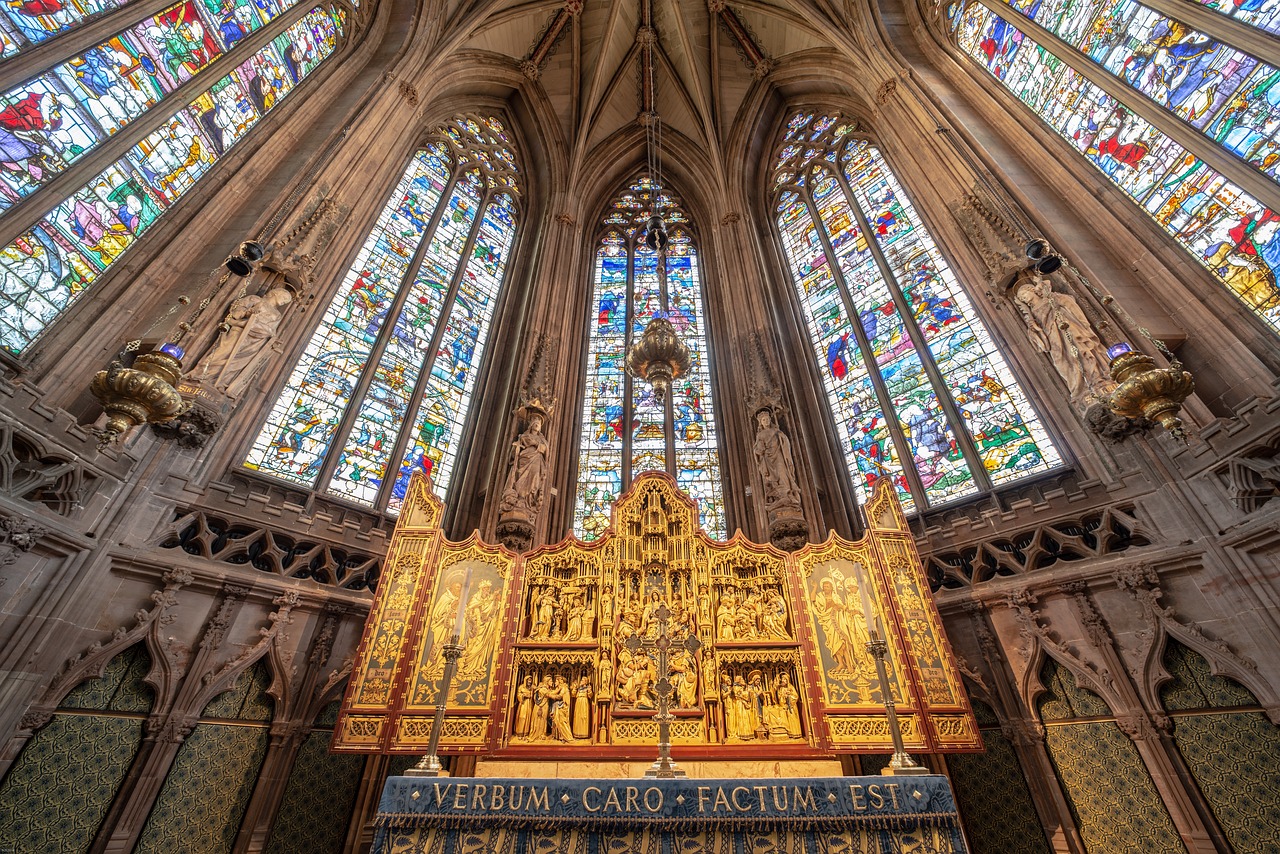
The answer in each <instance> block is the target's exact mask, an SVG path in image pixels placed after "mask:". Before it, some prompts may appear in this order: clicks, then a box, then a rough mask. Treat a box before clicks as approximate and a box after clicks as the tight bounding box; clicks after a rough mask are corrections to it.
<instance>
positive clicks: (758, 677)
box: [747, 670, 768, 734]
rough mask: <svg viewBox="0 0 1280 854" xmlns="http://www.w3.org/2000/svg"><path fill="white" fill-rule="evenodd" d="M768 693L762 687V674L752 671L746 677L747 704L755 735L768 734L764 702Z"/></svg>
mask: <svg viewBox="0 0 1280 854" xmlns="http://www.w3.org/2000/svg"><path fill="white" fill-rule="evenodd" d="M767 696H768V692H767V691H766V690H765V687H764V674H762V673H761V672H760V671H759V670H752V671H751V673H750V674H749V675H748V677H747V702H749V703H750V704H751V715H752V717H753V718H754V720H755V725H756V732H757V734H761V733H762V732H763V733H768V726H767V725H766V722H765V700H766V698H767Z"/></svg>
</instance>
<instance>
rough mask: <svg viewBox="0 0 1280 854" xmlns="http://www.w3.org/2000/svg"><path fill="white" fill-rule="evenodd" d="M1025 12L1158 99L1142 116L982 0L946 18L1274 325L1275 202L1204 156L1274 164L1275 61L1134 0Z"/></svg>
mask: <svg viewBox="0 0 1280 854" xmlns="http://www.w3.org/2000/svg"><path fill="white" fill-rule="evenodd" d="M1273 5H1274V4H1273ZM1241 8H1243V7H1241ZM1275 8H1278V9H1280V7H1275ZM1255 11H1256V9H1255ZM1025 14H1026V15H1027V16H1028V17H1030V18H1032V19H1033V20H1036V21H1038V22H1040V23H1041V25H1042V26H1044V27H1045V28H1046V29H1048V30H1049V31H1050V32H1052V33H1054V34H1058V35H1059V36H1060V37H1061V38H1062V39H1063V40H1064V41H1066V42H1067V43H1068V44H1071V45H1074V46H1078V49H1079V50H1080V51H1081V52H1082V53H1083V54H1085V55H1087V56H1088V57H1089V58H1088V59H1086V58H1084V56H1081V57H1078V58H1077V59H1078V61H1079V62H1080V63H1082V64H1083V65H1082V67H1090V66H1089V63H1097V64H1099V65H1101V66H1102V67H1103V68H1105V69H1106V70H1107V71H1108V72H1110V73H1111V74H1113V75H1114V76H1116V77H1117V78H1118V79H1120V80H1123V81H1124V82H1125V83H1126V84H1127V85H1129V86H1130V87H1131V88H1132V89H1135V90H1137V91H1135V92H1134V97H1135V98H1137V97H1141V96H1140V95H1138V92H1141V93H1142V94H1143V95H1146V96H1148V97H1149V98H1151V99H1152V100H1154V101H1155V102H1156V103H1157V104H1159V105H1160V106H1161V107H1163V108H1164V111H1162V112H1156V113H1154V114H1152V113H1148V118H1143V117H1142V116H1140V115H1138V114H1137V113H1136V112H1134V110H1132V109H1131V108H1130V107H1129V106H1127V105H1126V104H1124V103H1122V102H1120V101H1118V100H1116V99H1115V98H1114V97H1112V96H1111V95H1109V94H1107V93H1106V92H1105V91H1103V89H1102V88H1100V87H1099V86H1098V85H1097V84H1096V83H1095V82H1093V81H1092V80H1090V79H1089V78H1088V77H1086V76H1085V75H1084V74H1082V73H1081V72H1080V71H1079V70H1077V68H1076V67H1074V66H1073V65H1072V64H1070V63H1068V62H1064V61H1063V58H1062V57H1060V56H1058V55H1055V54H1054V53H1052V52H1051V51H1049V50H1047V49H1046V48H1045V47H1044V46H1042V45H1040V44H1038V43H1036V41H1034V40H1033V39H1032V38H1031V37H1030V36H1028V35H1027V34H1026V33H1025V32H1023V31H1022V30H1021V29H1019V28H1018V27H1017V26H1015V25H1014V24H1013V23H1011V22H1010V21H1006V20H1005V19H1004V18H1002V17H1000V16H999V15H997V14H995V13H994V12H993V11H992V10H991V9H989V8H987V7H986V6H984V5H982V4H980V3H972V4H970V5H968V6H960V5H957V6H956V7H955V8H953V10H952V13H951V16H950V18H951V21H952V27H953V30H954V33H955V38H956V42H957V44H958V45H959V47H960V49H961V50H963V51H964V52H965V53H966V54H968V55H969V56H970V57H971V58H972V59H973V60H974V61H976V62H977V63H978V64H980V65H981V66H982V67H983V68H985V69H987V71H988V72H990V74H991V75H992V76H993V77H994V78H995V79H996V80H998V81H999V82H1000V83H1001V84H1002V85H1004V86H1005V88H1007V89H1008V90H1009V91H1010V92H1012V93H1013V95H1014V96H1015V97H1017V98H1018V99H1019V100H1021V101H1022V102H1023V103H1024V104H1026V105H1027V106H1028V107H1030V108H1031V109H1032V110H1033V111H1034V112H1035V113H1036V114H1037V115H1038V116H1039V117H1040V119H1041V120H1042V121H1044V122H1046V123H1047V124H1048V125H1049V127H1051V128H1052V129H1053V130H1054V131H1056V132H1057V133H1058V134H1059V135H1061V136H1062V138H1063V139H1065V140H1066V141H1067V142H1068V143H1070V144H1071V145H1072V146H1074V147H1075V149H1076V150H1077V151H1079V152H1080V153H1081V154H1082V155H1083V156H1084V157H1085V158H1086V159H1088V160H1089V162H1090V163H1092V164H1093V165H1094V166H1095V167H1096V168H1097V169H1098V170H1099V171H1101V172H1102V173H1103V174H1104V175H1105V176H1106V177H1107V178H1108V179H1109V180H1110V181H1111V182H1112V183H1113V184H1115V186H1116V187H1118V188H1119V189H1120V190H1121V191H1122V192H1124V193H1125V194H1126V195H1127V196H1128V197H1129V198H1130V199H1132V200H1133V201H1134V202H1135V203H1136V204H1138V205H1139V206H1140V207H1141V208H1142V209H1143V210H1144V211H1145V212H1146V213H1147V215H1148V216H1150V217H1151V218H1152V219H1154V220H1155V221H1156V223H1157V224H1158V225H1159V226H1160V227H1161V228H1163V229H1164V230H1165V231H1166V232H1167V233H1168V234H1169V235H1170V236H1171V237H1172V238H1173V239H1174V240H1176V241H1177V242H1178V243H1179V244H1180V245H1181V246H1182V247H1183V248H1184V249H1186V250H1187V251H1188V252H1190V253H1191V255H1192V256H1194V257H1195V259H1196V260H1197V261H1199V262H1200V263H1201V264H1202V265H1204V266H1205V267H1206V268H1207V269H1208V270H1209V272H1211V273H1212V274H1213V275H1214V276H1216V277H1217V278H1218V279H1220V280H1221V281H1222V282H1223V283H1224V284H1225V285H1226V286H1227V288H1228V289H1229V290H1230V291H1231V293H1233V294H1234V295H1235V296H1236V298H1237V299H1239V300H1240V301H1241V302H1242V303H1244V305H1245V306H1246V307H1247V308H1249V309H1250V310H1251V311H1253V312H1254V313H1255V314H1256V315H1258V316H1259V317H1260V318H1262V320H1263V321H1264V322H1265V323H1267V324H1268V325H1269V326H1270V327H1271V328H1272V329H1273V330H1276V331H1280V290H1278V289H1277V287H1276V271H1277V270H1278V269H1280V212H1278V211H1277V210H1276V209H1274V208H1272V207H1269V206H1268V205H1266V204H1264V203H1263V202H1262V201H1260V200H1259V199H1258V198H1256V197H1255V196H1253V195H1251V194H1250V193H1249V192H1247V191H1246V190H1245V189H1243V188H1242V187H1241V186H1239V184H1237V183H1236V182H1235V181H1233V180H1232V178H1231V177H1230V176H1228V175H1223V174H1221V173H1220V172H1219V171H1216V170H1215V169H1214V168H1213V167H1211V166H1209V165H1208V164H1207V163H1205V162H1204V161H1203V160H1202V159H1201V157H1202V156H1204V155H1203V154H1202V153H1201V152H1204V151H1205V150H1206V149H1208V148H1212V147H1213V146H1220V147H1221V148H1222V149H1224V150H1225V151H1227V152H1229V153H1231V154H1232V155H1235V156H1238V157H1239V158H1241V159H1242V160H1244V161H1246V162H1247V163H1248V164H1250V166H1251V167H1252V168H1255V169H1257V170H1259V171H1261V172H1263V173H1264V174H1265V175H1266V176H1267V178H1269V179H1270V180H1272V181H1276V180H1277V178H1278V177H1280V171H1278V170H1280V138H1278V137H1277V133H1278V132H1280V71H1277V69H1276V68H1275V66H1274V65H1268V64H1266V63H1263V62H1260V61H1259V60H1258V59H1256V58H1254V57H1251V56H1249V55H1248V54H1245V53H1242V52H1240V51H1237V50H1235V49H1233V48H1230V47H1228V46H1227V45H1226V44H1223V43H1221V42H1218V41H1215V40H1213V39H1212V38H1210V37H1209V36H1206V35H1204V34H1202V33H1198V32H1196V31H1194V30H1191V29H1190V28H1188V27H1186V26H1185V25H1183V24H1180V23H1179V22H1177V21H1174V20H1172V19H1169V18H1165V17H1163V16H1161V15H1158V14H1157V13H1155V12H1153V11H1152V10H1150V9H1147V8H1146V7H1144V6H1140V5H1139V4H1136V3H1132V2H1129V0H1122V2H1118V3H1104V4H1103V5H1101V6H1099V5H1098V4H1090V3H1086V4H1084V5H1083V6H1081V7H1080V9H1079V10H1078V11H1077V12H1074V13H1072V14H1068V13H1067V12H1066V11H1065V7H1064V6H1062V4H1061V3H1060V2H1056V0H1055V2H1053V3H1051V4H1046V5H1045V6H1044V7H1042V8H1040V9H1034V7H1029V10H1028V11H1027V12H1026V13H1025ZM1271 59H1273V60H1274V57H1271ZM1094 73H1101V72H1096V71H1095V72H1094ZM1148 119H1150V121H1149V120H1148ZM1180 120H1181V121H1183V122H1185V123H1187V124H1189V125H1191V126H1192V127H1194V128H1195V129H1197V130H1198V131H1199V135H1195V134H1190V135H1187V134H1180V135H1179V138H1180V139H1182V140H1183V142H1184V143H1185V144H1186V145H1187V146H1190V147H1192V148H1194V149H1195V150H1188V148H1187V147H1184V145H1183V144H1181V143H1179V142H1178V141H1175V139H1173V138H1171V136H1170V135H1169V133H1168V131H1170V130H1172V129H1173V127H1174V125H1176V124H1177V123H1178V122H1179V121H1180ZM1223 168H1226V167H1223ZM1239 180H1245V179H1244V178H1240V179H1239ZM1272 197H1273V198H1274V197H1275V196H1274V195H1273V196H1272Z"/></svg>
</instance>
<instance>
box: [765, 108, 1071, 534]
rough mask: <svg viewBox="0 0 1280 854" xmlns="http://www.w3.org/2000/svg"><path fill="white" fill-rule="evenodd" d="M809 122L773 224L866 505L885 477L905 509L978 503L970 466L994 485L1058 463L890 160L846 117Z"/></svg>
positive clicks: (780, 185) (790, 151)
mask: <svg viewBox="0 0 1280 854" xmlns="http://www.w3.org/2000/svg"><path fill="white" fill-rule="evenodd" d="M800 116H801V117H803V116H807V118H806V119H805V121H804V122H802V123H799V124H797V121H796V120H795V119H793V120H792V122H791V123H789V124H788V128H787V133H786V137H785V138H784V140H783V141H782V143H781V144H780V146H779V153H778V156H777V159H776V161H775V169H774V173H775V178H774V182H773V184H774V186H775V188H776V189H775V192H776V193H777V203H776V207H775V216H776V221H777V224H778V229H779V232H780V234H781V238H782V246H783V251H784V254H785V255H786V257H787V261H788V265H789V267H790V269H791V274H792V279H793V281H794V283H795V285H796V289H797V293H798V295H799V297H800V303H801V306H802V308H803V310H804V314H805V321H806V325H807V327H808V330H809V335H810V341H811V342H812V345H813V347H814V355H815V357H816V358H817V360H818V368H819V371H820V373H821V376H822V378H823V384H824V385H825V387H826V389H827V397H828V401H829V402H830V405H831V408H832V414H833V415H834V418H835V421H836V428H837V433H838V434H839V437H840V441H841V444H842V446H843V448H844V450H845V455H846V462H847V464H848V466H849V471H850V474H851V475H853V479H854V488H855V491H856V492H857V493H858V497H859V499H860V500H863V501H865V500H866V499H867V498H868V496H869V484H870V481H872V480H874V479H875V478H876V477H877V476H880V475H887V476H889V477H890V478H891V479H892V482H893V483H894V484H895V486H896V488H897V492H898V495H899V498H900V499H901V500H902V502H903V504H904V506H906V507H907V508H908V509H914V508H917V507H920V506H926V505H935V504H940V503H943V502H947V501H952V500H955V499H959V498H963V497H966V496H969V495H972V494H974V493H975V492H977V491H978V490H979V489H981V488H982V486H983V485H984V484H983V482H980V480H979V478H977V477H975V473H974V471H973V470H972V469H971V468H970V465H969V459H971V458H977V459H981V460H982V464H983V469H984V470H985V471H986V474H987V477H989V480H990V483H991V484H993V485H999V484H1002V483H1005V482H1007V481H1010V480H1013V479H1015V478H1017V477H1021V476H1023V475H1026V474H1032V473H1039V472H1044V471H1047V470H1048V469H1050V468H1052V467H1054V466H1057V465H1058V464H1060V462H1061V461H1060V458H1059V456H1058V453H1057V451H1056V450H1055V449H1054V447H1053V444H1052V442H1051V441H1050V439H1049V437H1048V435H1047V433H1046V432H1045V430H1044V428H1043V427H1042V426H1041V423H1040V420H1039V418H1038V417H1037V416H1036V414H1035V412H1034V410H1032V409H1031V406H1030V404H1029V403H1028V402H1027V400H1026V397H1025V395H1024V394H1023V393H1022V391H1021V389H1020V388H1019V387H1018V385H1017V383H1016V381H1015V380H1014V378H1013V376H1012V374H1011V372H1010V371H1009V369H1008V366H1007V365H1006V364H1005V362H1004V360H1003V359H1002V358H1001V356H1000V354H999V353H998V351H997V350H996V348H995V346H994V345H993V343H992V342H991V339H990V336H989V335H988V333H987V331H986V330H985V328H983V326H982V325H981V323H980V321H979V319H978V317H977V314H976V312H974V310H973V307H972V305H971V304H970V303H969V301H968V298H967V297H966V296H965V295H964V292H963V290H962V289H961V288H960V287H959V283H958V282H957V281H956V280H955V278H954V276H953V275H952V273H951V271H950V268H949V267H948V266H947V264H946V261H945V259H943V257H942V255H941V253H940V252H939V251H938V248H937V246H936V244H934V242H933V240H932V238H931V237H930V236H929V234H928V232H927V231H926V230H925V228H924V225H923V223H922V222H921V221H920V218H919V216H918V214H917V213H916V212H915V209H914V208H913V207H912V206H911V203H910V201H909V200H908V199H907V197H906V194H905V193H904V192H903V190H902V187H901V186H900V185H899V184H898V182H897V179H896V178H895V177H894V176H893V174H892V173H891V172H890V171H889V168H888V166H887V165H886V164H885V162H884V159H883V157H882V156H881V155H880V153H879V152H878V151H877V150H876V149H875V148H874V147H873V146H871V145H870V144H868V143H867V142H865V141H862V140H857V139H852V138H849V134H850V133H851V132H852V129H853V127H852V125H851V124H849V123H842V122H840V117H839V116H838V115H835V114H829V115H820V116H818V117H817V118H816V119H815V118H814V116H813V114H809V113H804V114H800ZM801 139H803V140H804V144H803V145H797V144H795V143H794V141H795V140H801ZM815 214H816V219H815ZM819 224H820V225H819ZM868 235H870V236H871V240H870V241H868ZM824 236H825V237H826V241H824V240H823V237H824ZM828 244H829V248H828ZM837 271H838V274H837ZM904 313H909V314H910V317H909V318H905V317H904ZM860 338H861V339H865V340H866V341H867V342H868V343H869V345H870V352H869V353H867V352H864V351H863V350H862V349H861V347H860V346H859V343H858V342H859V340H860ZM944 395H945V397H944ZM886 403H887V404H888V411H887V412H886V408H885V404H886ZM890 419H892V420H890ZM895 428H896V429H895ZM895 434H896V435H895ZM897 436H900V437H901V438H902V441H904V442H905V447H899V444H898V439H897ZM905 460H910V464H909V467H907V465H906V464H905V462H904V461H905ZM911 474H914V475H915V476H917V478H918V482H919V484H920V487H921V488H922V489H923V493H922V494H916V491H915V490H914V489H913V485H912V480H913V479H912V477H911V476H910V475H911ZM983 480H985V478H984V479H983Z"/></svg>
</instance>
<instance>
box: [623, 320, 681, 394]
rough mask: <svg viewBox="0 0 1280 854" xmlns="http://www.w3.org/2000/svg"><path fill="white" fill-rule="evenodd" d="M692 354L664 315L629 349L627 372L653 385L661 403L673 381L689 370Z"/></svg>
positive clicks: (654, 321) (645, 330) (654, 392)
mask: <svg viewBox="0 0 1280 854" xmlns="http://www.w3.org/2000/svg"><path fill="white" fill-rule="evenodd" d="M692 366H693V357H692V355H691V354H690V353H689V348H688V347H687V346H685V343H684V342H683V341H681V340H680V336H678V335H676V330H675V327H673V326H672V325H671V321H669V320H667V319H666V318H665V317H655V318H654V319H653V320H650V321H649V325H648V326H646V327H645V328H644V334H643V335H641V336H640V340H639V341H637V342H636V343H635V344H634V345H633V346H632V347H631V349H630V350H629V351H628V352H627V373H629V374H631V376H633V377H637V378H638V379H642V380H644V381H645V382H647V383H649V385H651V386H652V387H653V394H654V397H656V398H657V399H658V401H659V402H661V401H663V400H665V399H666V396H667V390H668V389H670V388H671V383H672V382H674V381H675V380H678V379H679V378H680V377H682V376H684V375H685V374H687V373H689V368H690V367H692Z"/></svg>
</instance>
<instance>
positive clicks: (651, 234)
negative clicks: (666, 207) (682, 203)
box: [644, 213, 670, 252]
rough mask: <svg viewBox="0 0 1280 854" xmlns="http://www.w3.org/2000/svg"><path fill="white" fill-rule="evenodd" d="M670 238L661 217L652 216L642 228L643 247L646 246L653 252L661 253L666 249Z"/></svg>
mask: <svg viewBox="0 0 1280 854" xmlns="http://www.w3.org/2000/svg"><path fill="white" fill-rule="evenodd" d="M669 242H670V237H669V236H668V235H667V224H666V223H665V222H663V221H662V217H661V216H659V215H658V214H656V213H655V214H654V215H653V216H651V217H649V222H648V223H646V224H645V227H644V245H645V246H648V247H649V248H650V249H652V250H653V251H654V252H661V251H663V250H664V249H666V248H667V243H669Z"/></svg>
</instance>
